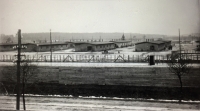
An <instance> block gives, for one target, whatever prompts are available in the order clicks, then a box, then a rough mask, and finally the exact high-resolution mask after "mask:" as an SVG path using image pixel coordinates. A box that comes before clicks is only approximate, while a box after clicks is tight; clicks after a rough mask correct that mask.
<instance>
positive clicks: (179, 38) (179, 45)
mask: <svg viewBox="0 0 200 111" xmlns="http://www.w3.org/2000/svg"><path fill="white" fill-rule="evenodd" d="M179 51H180V60H181V37H180V29H179Z"/></svg>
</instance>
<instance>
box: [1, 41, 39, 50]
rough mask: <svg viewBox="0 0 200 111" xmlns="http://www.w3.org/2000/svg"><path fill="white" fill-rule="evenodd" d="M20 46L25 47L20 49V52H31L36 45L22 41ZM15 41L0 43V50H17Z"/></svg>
mask: <svg viewBox="0 0 200 111" xmlns="http://www.w3.org/2000/svg"><path fill="white" fill-rule="evenodd" d="M21 45H22V47H26V48H25V49H23V48H22V49H21V51H22V52H31V51H33V49H34V48H35V47H36V44H34V43H22V44H21ZM17 46H18V44H17V43H1V44H0V51H1V52H4V51H14V50H17Z"/></svg>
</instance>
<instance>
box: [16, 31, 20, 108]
mask: <svg viewBox="0 0 200 111" xmlns="http://www.w3.org/2000/svg"><path fill="white" fill-rule="evenodd" d="M17 49H18V55H17V101H16V110H20V62H21V57H20V56H21V29H19V30H18V48H17Z"/></svg>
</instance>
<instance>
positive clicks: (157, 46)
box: [135, 40, 171, 51]
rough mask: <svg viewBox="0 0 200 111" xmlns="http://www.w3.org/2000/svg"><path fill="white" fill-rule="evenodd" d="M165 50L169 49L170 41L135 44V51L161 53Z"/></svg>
mask: <svg viewBox="0 0 200 111" xmlns="http://www.w3.org/2000/svg"><path fill="white" fill-rule="evenodd" d="M165 49H171V41H166V40H157V41H146V42H140V43H136V44H135V51H161V50H165Z"/></svg>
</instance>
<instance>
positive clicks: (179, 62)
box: [168, 53, 192, 102]
mask: <svg viewBox="0 0 200 111" xmlns="http://www.w3.org/2000/svg"><path fill="white" fill-rule="evenodd" d="M183 58H184V59H183ZM168 66H169V70H170V71H171V72H172V73H174V74H176V75H177V77H178V79H179V82H180V97H179V102H181V101H182V98H183V81H182V76H183V75H185V74H188V73H190V71H191V68H192V63H191V60H190V59H189V58H186V57H184V56H183V55H182V54H180V53H178V54H174V55H172V56H171V60H169V63H168Z"/></svg>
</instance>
